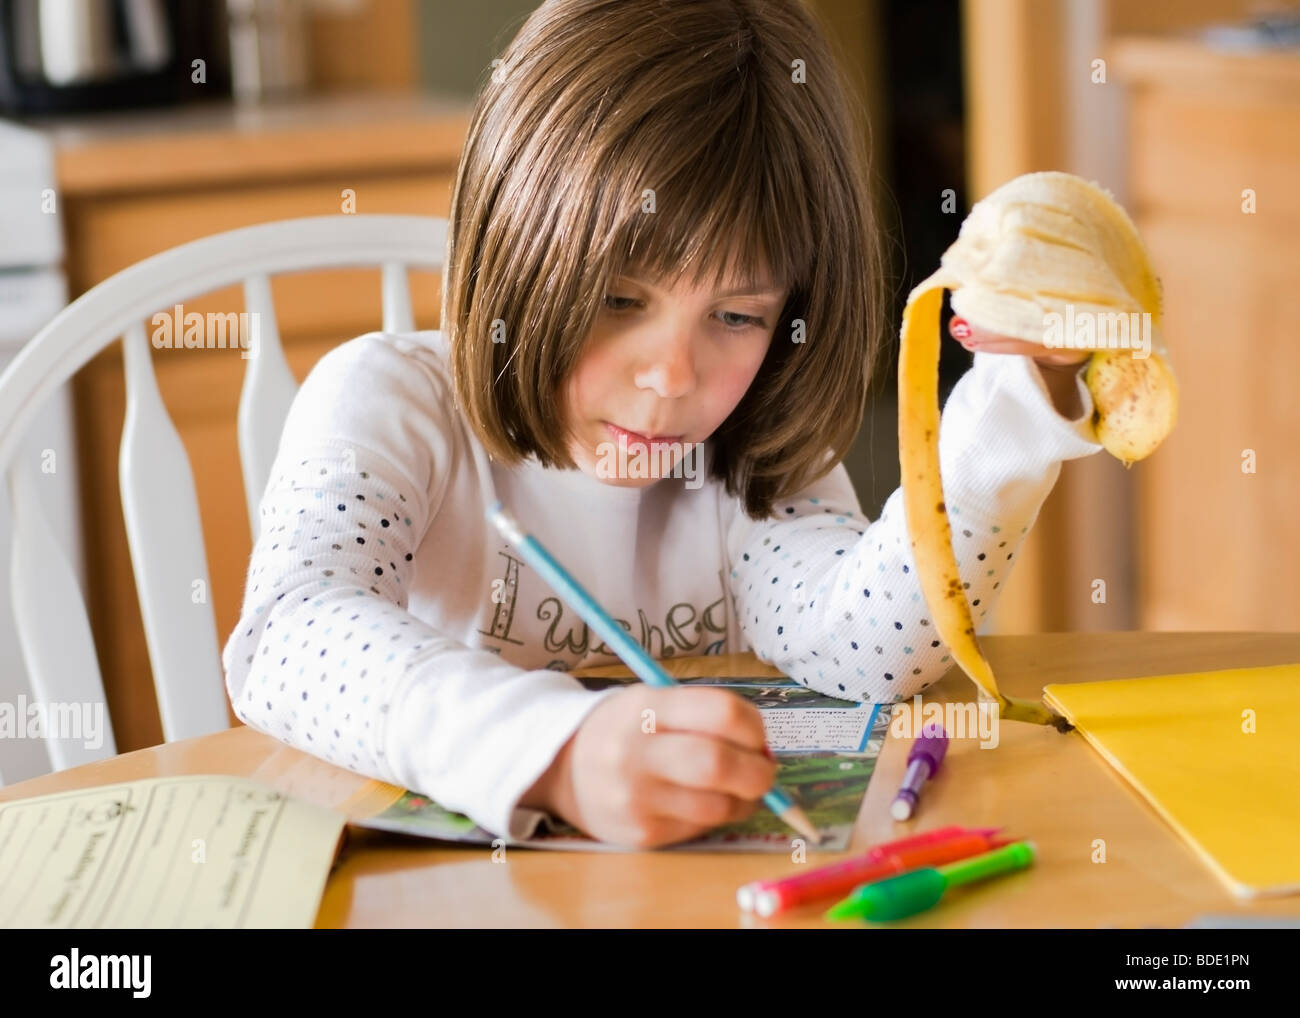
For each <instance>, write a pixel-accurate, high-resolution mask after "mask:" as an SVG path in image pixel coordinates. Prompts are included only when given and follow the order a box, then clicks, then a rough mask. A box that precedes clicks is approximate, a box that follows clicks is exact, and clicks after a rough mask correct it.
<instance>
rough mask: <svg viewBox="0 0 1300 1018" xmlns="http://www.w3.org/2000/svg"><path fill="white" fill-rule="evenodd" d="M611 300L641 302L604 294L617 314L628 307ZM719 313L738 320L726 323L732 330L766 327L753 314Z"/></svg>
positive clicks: (609, 305) (608, 305)
mask: <svg viewBox="0 0 1300 1018" xmlns="http://www.w3.org/2000/svg"><path fill="white" fill-rule="evenodd" d="M611 301H613V302H614V303H619V302H623V303H625V304H634V305H639V304H640V303H641V302H640V301H639V300H637V299H636V298H635V297H616V296H614V295H613V294H606V296H605V306H606V307H607V308H609V310H610V311H613V312H614V313H615V314H617V313H618V312H620V311H627V310H630V309H629V308H627V307H614V306H613V305H612V304H611V303H610V302H611ZM720 313H721V314H722V315H725V316H729V317H730V318H731V319H732V320H733V321H735V320H736V319H739V321H738V322H735V324H730V325H727V328H728V329H729V330H730V331H732V332H739V331H741V330H742V329H747V328H751V327H752V328H759V329H765V328H767V323H766V322H764V321H763V319H761V318H758V317H756V316H754V315H742V314H739V313H738V312H735V311H723V312H720Z"/></svg>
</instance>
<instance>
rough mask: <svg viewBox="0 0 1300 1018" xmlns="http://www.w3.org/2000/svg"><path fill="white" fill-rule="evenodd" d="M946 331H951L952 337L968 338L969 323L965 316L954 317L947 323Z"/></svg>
mask: <svg viewBox="0 0 1300 1018" xmlns="http://www.w3.org/2000/svg"><path fill="white" fill-rule="evenodd" d="M948 331H949V332H951V333H952V337H953V339H969V338H970V323H969V322H967V321H966V319H965V318H957V317H954V318H953V319H952V321H950V322H949V323H948Z"/></svg>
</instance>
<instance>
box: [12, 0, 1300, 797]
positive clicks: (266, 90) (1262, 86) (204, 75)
mask: <svg viewBox="0 0 1300 1018" xmlns="http://www.w3.org/2000/svg"><path fill="white" fill-rule="evenodd" d="M809 5H810V6H811V7H812V8H813V9H814V10H815V11H816V13H817V14H818V15H819V16H820V17H821V18H822V19H823V20H824V22H825V23H826V25H827V26H828V29H829V34H830V37H831V39H832V41H833V44H834V45H835V46H836V48H837V51H838V56H839V58H840V59H842V60H843V62H844V67H845V69H846V71H847V72H848V74H849V77H850V79H851V81H852V82H853V86H854V88H855V89H857V90H858V91H859V92H860V95H861V98H862V101H863V103H864V107H865V109H866V110H867V113H868V117H869V121H870V137H871V148H872V160H873V167H872V173H873V181H874V184H875V187H876V196H875V197H876V201H877V203H878V212H879V216H880V218H881V222H882V224H883V227H884V229H885V230H886V233H887V239H886V249H887V253H888V256H889V262H888V264H887V265H886V266H885V271H886V272H887V274H888V278H889V287H890V292H891V294H892V300H893V305H892V307H891V309H890V314H891V319H890V323H889V326H888V328H889V331H890V332H891V333H892V334H894V335H895V336H896V335H897V330H898V323H899V321H900V319H901V313H902V305H903V299H904V297H905V295H906V294H907V292H908V290H909V289H910V287H911V286H912V285H913V284H914V283H915V282H917V281H919V280H920V279H922V278H924V277H925V276H927V275H929V273H930V272H931V271H933V269H934V268H935V267H936V266H937V264H938V261H939V257H940V255H941V254H942V252H943V251H944V249H945V248H946V247H947V246H948V245H949V244H950V243H951V242H952V241H953V239H955V237H956V235H957V231H958V228H959V226H960V224H961V221H962V219H963V218H964V216H965V214H966V212H967V211H968V210H969V207H970V205H971V203H972V202H973V201H975V200H977V199H978V198H979V197H981V196H983V195H985V194H987V193H988V192H990V191H991V190H993V189H994V188H995V187H997V186H998V185H1000V184H1001V183H1003V182H1005V181H1007V180H1009V179H1010V178H1012V177H1015V176H1017V175H1019V174H1022V173H1027V172H1030V171H1035V170H1046V169H1057V170H1065V171H1069V172H1072V173H1077V174H1079V175H1081V176H1084V177H1086V178H1088V179H1091V180H1095V181H1097V182H1098V183H1100V184H1102V185H1103V186H1105V187H1106V188H1108V189H1109V190H1110V191H1111V192H1112V193H1113V194H1114V195H1115V197H1116V198H1117V199H1118V200H1119V201H1120V202H1121V203H1122V204H1123V205H1124V206H1125V207H1126V208H1127V209H1128V210H1129V211H1130V212H1131V214H1132V215H1133V217H1134V219H1135V220H1136V222H1137V224H1138V227H1139V229H1140V230H1141V232H1142V234H1143V236H1144V238H1145V240H1146V241H1147V243H1148V245H1149V247H1150V249H1151V252H1152V255H1153V257H1154V260H1155V264H1156V267H1157V271H1158V272H1159V273H1160V275H1161V276H1162V278H1163V282H1164V287H1165V299H1166V308H1167V316H1166V322H1165V336H1166V338H1167V341H1168V343H1169V346H1170V350H1171V355H1172V359H1173V364H1174V368H1175V370H1176V372H1177V374H1178V377H1179V380H1180V384H1181V389H1182V407H1181V418H1180V421H1179V424H1178V427H1177V429H1176V430H1175V432H1174V433H1173V435H1172V437H1171V438H1170V439H1169V440H1168V441H1167V442H1166V443H1165V445H1164V446H1162V447H1161V448H1160V450H1159V451H1158V452H1157V453H1156V454H1155V455H1154V456H1152V457H1151V458H1150V459H1149V460H1147V461H1145V462H1142V463H1140V464H1138V465H1137V466H1135V467H1134V468H1133V469H1132V470H1131V471H1127V472H1126V471H1125V470H1124V469H1123V468H1122V467H1121V466H1120V465H1119V464H1118V462H1116V461H1115V460H1113V459H1111V458H1110V457H1108V456H1105V455H1099V456H1095V457H1091V458H1090V459H1089V460H1087V461H1084V462H1072V463H1067V464H1065V466H1064V468H1063V470H1062V474H1061V478H1060V481H1059V482H1058V484H1057V487H1056V489H1055V490H1054V491H1053V493H1052V496H1051V497H1050V499H1049V501H1048V503H1047V504H1046V505H1045V506H1044V509H1043V511H1042V513H1041V514H1040V516H1039V520H1038V522H1037V525H1036V526H1035V528H1034V529H1033V530H1032V531H1031V534H1030V537H1029V542H1028V545H1027V546H1026V548H1025V550H1024V552H1023V553H1022V555H1021V558H1020V561H1019V564H1018V565H1017V567H1016V570H1015V572H1014V573H1013V574H1012V575H1011V577H1010V579H1009V580H1008V583H1007V585H1006V587H1005V589H1004V592H1003V594H1002V597H1001V600H1000V602H999V604H998V607H997V610H996V613H995V614H991V615H990V616H989V617H988V618H987V619H986V621H985V624H984V626H983V628H982V630H981V632H982V633H994V632H996V633H1001V632H1034V631H1044V630H1106V629H1146V630H1289V631H1294V630H1296V629H1297V628H1300V584H1297V583H1296V581H1295V573H1294V570H1296V569H1297V567H1300V524H1298V523H1297V521H1296V504H1297V499H1298V498H1300V453H1298V452H1297V450H1296V440H1297V438H1298V437H1300V400H1298V399H1297V398H1296V393H1295V387H1296V384H1297V379H1300V352H1298V348H1297V344H1296V343H1295V342H1294V341H1292V340H1288V339H1287V338H1286V336H1287V333H1286V329H1287V328H1288V327H1287V326H1286V325H1285V323H1284V322H1283V321H1282V320H1281V319H1282V316H1283V312H1284V307H1285V303H1284V302H1285V299H1286V298H1285V295H1287V294H1294V293H1295V292H1296V284H1297V283H1298V282H1300V254H1298V253H1297V247H1296V243H1295V240H1294V237H1295V234H1296V230H1297V228H1298V227H1300V191H1298V190H1297V188H1296V186H1295V185H1296V181H1297V180H1298V179H1300V50H1298V49H1297V46H1298V45H1300V29H1298V27H1297V26H1298V24H1300V20H1298V18H1297V6H1296V4H1294V3H1291V4H1286V3H1282V4H1278V3H1269V4H1262V5H1261V4H1256V3H1250V2H1246V0H1178V2H1172V0H1168V2H1162V0H966V2H959V0H809ZM534 6H535V4H534V3H533V2H532V0H464V2H461V0H431V2H416V0H328V2H327V0H312V2H307V0H300V2H290V0H280V2H271V0H207V2H203V0H192V2H185V3H179V2H170V0H117V2H113V0H46V2H42V0H0V369H2V368H3V367H4V366H5V365H6V364H7V363H8V362H9V361H10V360H11V359H12V357H13V356H14V355H15V354H16V352H17V351H18V350H19V349H20V348H21V347H22V346H23V344H24V343H26V342H27V341H28V340H29V339H30V338H31V336H32V335H33V334H34V333H35V332H36V331H37V330H38V329H39V328H40V327H41V326H42V325H44V324H45V322H47V321H48V320H49V319H50V318H51V317H52V316H53V315H54V314H55V313H56V312H57V311H58V310H59V309H60V308H61V307H63V306H64V305H65V304H66V303H67V302H68V301H70V300H73V299H75V298H76V297H77V296H79V295H80V294H82V293H84V292H85V291H86V290H88V289H90V288H91V287H93V286H94V285H95V284H97V283H99V282H101V281H102V280H104V279H106V278H108V277H109V276H111V275H113V274H114V273H116V272H118V271H119V270H121V269H124V268H126V267H127V266H129V265H132V264H134V263H136V262H138V261H140V260H141V259H143V258H146V257H148V256H150V255H153V254H156V253H158V252H160V251H164V250H167V249H169V248H171V247H174V246H176V245H178V244H181V243H183V242H185V241H189V240H193V239H195V238H198V237H203V236H207V235H210V234H214V233H218V232H221V231H223V230H227V229H231V228H234V227H237V226H243V225H248V224H252V223H257V222H266V221H272V220H279V219H286V218H292V217H297V216H311V215H328V214H342V213H345V212H349V211H354V212H359V213H381V212H382V213H410V214H421V215H431V216H446V215H447V212H448V209H449V205H450V198H451V187H452V182H453V180H454V174H455V170H456V166H457V160H458V158H459V154H460V148H461V145H462V143H463V141H464V138H465V132H466V129H467V124H468V113H469V107H470V103H471V101H472V97H473V95H474V93H475V92H476V90H477V89H478V88H479V87H480V86H481V85H482V83H483V82H484V81H486V80H487V78H488V76H489V75H490V73H491V70H492V68H491V63H492V60H493V59H494V58H495V57H496V56H497V55H498V54H499V53H500V51H501V50H502V49H503V48H504V46H505V45H506V43H507V42H508V41H509V39H510V38H511V37H512V36H513V35H514V33H515V31H516V30H517V28H518V27H519V25H520V24H521V23H522V22H523V20H524V19H525V18H526V17H527V15H528V14H529V13H530V11H531V10H532V9H533V8H534ZM411 283H412V288H413V295H414V310H415V316H416V322H417V327H419V328H436V327H437V326H438V318H439V305H438V301H439V279H438V277H437V276H436V275H435V274H433V273H418V272H413V273H412V274H411ZM273 290H274V296H275V300H276V307H277V309H278V311H279V325H280V331H281V336H282V339H283V342H284V345H285V349H286V352H287V355H288V358H289V361H290V364H291V367H292V369H293V371H294V373H295V374H296V376H297V377H298V379H299V380H301V379H302V378H303V377H304V376H305V374H306V373H307V371H308V370H309V369H310V368H311V366H312V365H313V364H314V363H315V361H316V360H317V359H318V358H319V357H320V356H321V355H322V354H324V353H325V352H326V351H327V350H329V349H331V348H332V347H334V346H336V345H338V344H339V343H342V342H344V341H346V340H348V339H350V338H352V337H354V336H356V335H359V334H361V333H364V332H367V331H370V330H372V329H375V328H377V327H378V325H379V309H380V301H379V295H380V278H379V271H378V270H377V269H376V270H373V271H370V270H364V271H363V270H355V271H351V270H350V271H335V272H320V273H312V274H304V275H301V276H286V277H279V278H277V279H275V280H274V281H273ZM242 303H243V300H242V295H241V292H240V290H239V289H238V288H233V287H232V288H230V289H228V290H224V291H221V292H217V293H214V294H211V295H209V296H208V297H205V298H203V299H201V300H195V301H191V302H187V304H186V308H185V309H186V311H198V312H200V313H206V312H209V311H232V310H233V311H239V310H242ZM945 334H946V333H945ZM154 361H155V368H156V371H157V376H158V382H159V387H160V389H161V391H162V395H163V398H164V400H165V402H166V404H167V406H168V409H169V410H170V412H171V414H172V417H173V420H174V422H175V425H176V427H177V429H178V431H179V433H180V436H181V438H182V440H183V441H184V443H185V446H186V449H187V451H188V453H189V456H190V460H191V463H192V465H193V469H194V474H195V483H196V486H197V490H198V497H199V503H200V509H201V512H202V515H203V519H204V533H205V539H206V546H207V550H208V557H209V565H210V570H211V572H210V577H211V600H212V603H213V605H214V607H215V611H216V616H217V623H218V631H219V635H220V638H221V639H222V640H223V641H224V639H225V637H226V636H227V635H228V634H229V632H230V630H231V627H232V626H233V625H234V624H235V622H236V620H237V618H238V615H239V606H240V601H241V597H242V592H243V584H244V576H245V570H246V567H247V560H248V555H249V552H250V550H251V537H250V533H249V527H248V520H247V518H246V513H245V511H244V498H243V492H242V486H241V481H240V469H239V460H238V448H237V442H236V432H235V422H236V408H237V405H238V398H239V388H240V384H241V381H242V376H243V369H244V367H245V366H246V364H247V362H246V361H245V360H243V359H241V358H240V357H239V356H237V355H234V354H232V353H231V352H230V351H228V350H184V352H183V354H182V352H181V351H180V350H168V349H161V350H155V351H154ZM969 365H970V355H969V354H968V353H966V351H965V350H963V349H962V348H961V347H960V346H959V345H958V344H957V343H955V342H954V341H951V340H946V341H945V344H944V355H943V360H942V389H943V392H944V395H946V393H947V392H948V391H949V390H950V389H951V386H952V384H953V383H954V382H955V381H956V380H957V378H959V377H960V376H961V374H962V373H963V372H964V371H965V370H966V369H967V368H968V367H969ZM896 366H897V355H896V341H895V351H894V353H893V354H892V355H891V357H890V360H889V362H888V364H886V365H884V367H883V370H882V372H881V374H880V377H879V384H878V387H877V390H876V391H875V392H874V393H873V396H872V402H871V406H870V409H869V413H868V416H867V419H866V421H865V422H864V425H863V429H862V432H861V434H860V436H859V440H858V442H857V443H856V445H855V447H854V449H853V450H852V453H851V455H850V456H849V458H848V468H849V471H850V474H851V476H852V478H853V481H854V484H855V487H856V489H857V492H858V495H859V497H860V498H861V501H862V503H863V507H864V508H865V509H866V510H867V512H868V513H869V514H870V515H871V516H872V517H873V518H874V517H875V516H876V515H877V513H878V511H879V509H880V507H881V505H882V504H883V502H884V501H885V499H886V498H887V497H888V495H889V494H890V492H891V491H893V490H894V488H895V487H896V486H897V485H898V460H897V420H896V413H897V404H896V399H895V392H894V378H893V371H894V369H895V368H896ZM122 375H123V373H122V359H121V351H120V344H119V343H114V344H112V345H111V346H110V347H109V348H107V349H105V350H104V351H103V352H102V353H100V354H99V355H98V356H96V357H95V358H93V359H92V360H91V361H90V362H89V363H88V364H87V365H86V366H85V367H84V368H83V369H82V370H81V371H79V372H78V374H77V375H76V376H75V378H74V380H73V381H72V382H71V383H70V384H69V385H68V386H67V387H65V390H64V391H63V392H61V393H60V394H59V395H58V397H57V398H56V399H55V400H53V401H52V402H51V403H50V405H49V406H48V407H46V409H45V411H44V413H43V415H42V417H41V418H40V419H39V420H38V423H37V424H36V425H34V426H33V428H32V429H31V436H30V438H29V444H30V445H31V446H32V447H33V448H34V449H38V450H43V449H54V450H56V451H57V453H58V455H59V463H60V468H59V470H58V472H57V475H56V476H55V477H54V478H52V479H51V483H50V484H49V485H47V486H46V488H44V489H43V491H42V497H43V499H45V504H46V508H47V511H48V514H49V522H50V525H51V527H52V529H54V531H55V532H56V535H57V536H58V538H59V540H60V542H61V543H62V545H63V546H64V547H65V548H67V549H68V550H69V554H70V555H71V556H72V558H73V560H74V562H75V563H76V566H77V569H78V571H79V574H80V577H81V581H82V585H83V590H84V591H85V595H86V601H87V605H88V609H89V613H90V618H91V624H92V628H93V631H94V635H95V639H96V644H97V647H98V650H99V655H100V663H101V668H102V672H103V678H104V685H105V689H106V692H107V697H108V706H109V711H110V714H111V717H112V722H113V727H114V732H115V735H116V738H117V748H118V751H119V752H125V751H127V750H131V749H136V748H140V747H142V746H147V745H152V744H155V743H157V742H159V741H161V729H160V726H159V721H158V714H157V709H156V704H155V700H154V693H153V687H152V682H151V679H150V668H149V660H148V655H147V651H146V648H145V643H144V636H143V630H142V627H141V621H140V612H139V608H138V605H137V603H136V600H135V589H134V581H133V578H132V572H131V564H130V558H129V554H128V549H127V545H126V540H125V535H124V530H123V521H122V512H121V502H120V496H119V492H118V482H117V458H118V445H119V442H120V438H121V433H122V418H123V412H124V407H125V400H124V386H123V377H122ZM1248 452H1249V453H1251V454H1252V455H1251V456H1248V455H1247V453H1248ZM1248 461H1250V462H1251V464H1252V466H1253V470H1250V469H1246V467H1245V464H1246V463H1247V462H1248ZM7 519H8V502H7V499H0V576H3V577H4V581H3V582H0V697H4V698H7V699H12V698H13V696H14V695H16V692H17V691H18V690H21V689H23V688H24V677H23V665H22V661H21V656H20V654H19V652H18V649H17V645H16V636H15V634H14V631H13V628H12V623H11V607H10V603H9V596H10V595H9V590H8V573H9V538H8V530H7V529H6V528H7V525H8V524H7ZM1097 581H1102V586H1101V587H1099V586H1098V583H1097ZM31 582H39V579H38V578H37V579H33V580H31ZM1099 591H1100V592H1101V596H1100V598H1099V596H1098V593H1099ZM232 721H233V716H232ZM6 742H7V744H6V745H0V754H5V753H8V754H13V753H15V752H27V751H31V750H32V749H33V747H32V746H27V747H25V748H24V747H23V746H22V745H21V742H18V743H16V742H14V741H13V740H6ZM35 751H36V752H39V751H40V750H39V745H37V746H36V747H35ZM45 769H46V768H45V766H44V765H43V764H41V763H37V762H35V761H33V760H15V759H12V758H9V759H6V758H3V757H0V771H3V773H4V775H5V778H6V779H7V780H11V781H12V780H21V779H22V778H23V777H27V776H30V775H32V774H37V773H43V772H44V770H45Z"/></svg>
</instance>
